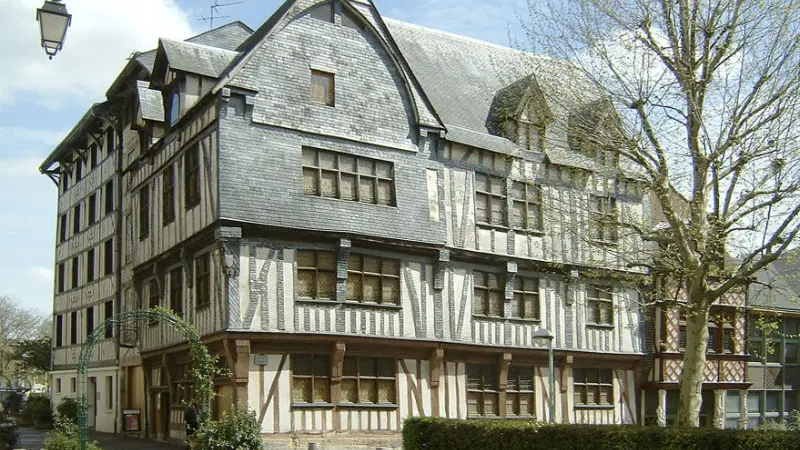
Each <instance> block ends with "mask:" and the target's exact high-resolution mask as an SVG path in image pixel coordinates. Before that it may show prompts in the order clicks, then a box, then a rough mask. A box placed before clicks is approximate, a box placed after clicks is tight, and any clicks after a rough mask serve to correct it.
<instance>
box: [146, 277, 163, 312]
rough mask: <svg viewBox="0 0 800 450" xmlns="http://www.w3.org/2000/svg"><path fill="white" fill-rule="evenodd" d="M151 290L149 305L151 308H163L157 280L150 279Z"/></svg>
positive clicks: (149, 291)
mask: <svg viewBox="0 0 800 450" xmlns="http://www.w3.org/2000/svg"><path fill="white" fill-rule="evenodd" d="M149 286H150V289H149V290H148V296H147V298H148V302H147V305H148V306H149V307H150V308H158V307H159V306H161V299H160V296H159V292H158V281H156V279H155V278H151V279H150V284H149Z"/></svg>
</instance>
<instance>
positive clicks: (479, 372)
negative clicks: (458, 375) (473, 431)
mask: <svg viewBox="0 0 800 450" xmlns="http://www.w3.org/2000/svg"><path fill="white" fill-rule="evenodd" d="M499 413H500V411H499V405H498V397H497V367H496V366H495V365H493V364H467V416H468V417H485V416H497V415H499Z"/></svg>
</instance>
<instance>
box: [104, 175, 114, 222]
mask: <svg viewBox="0 0 800 450" xmlns="http://www.w3.org/2000/svg"><path fill="white" fill-rule="evenodd" d="M103 196H104V197H105V211H104V212H105V214H106V215H108V214H111V213H112V212H113V211H114V180H108V182H107V183H106V188H105V193H104V194H103Z"/></svg>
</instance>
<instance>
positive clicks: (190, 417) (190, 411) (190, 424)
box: [183, 403, 198, 449]
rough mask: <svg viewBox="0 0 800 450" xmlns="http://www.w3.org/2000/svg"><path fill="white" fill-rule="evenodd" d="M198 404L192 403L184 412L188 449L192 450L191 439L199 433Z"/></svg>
mask: <svg viewBox="0 0 800 450" xmlns="http://www.w3.org/2000/svg"><path fill="white" fill-rule="evenodd" d="M197 410H198V407H197V403H192V404H191V405H189V406H187V407H186V411H184V412H183V421H184V422H186V448H187V449H190V448H191V445H190V442H191V437H192V436H193V435H194V433H195V431H197V427H198V422H197Z"/></svg>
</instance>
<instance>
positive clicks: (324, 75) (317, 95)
mask: <svg viewBox="0 0 800 450" xmlns="http://www.w3.org/2000/svg"><path fill="white" fill-rule="evenodd" d="M311 101H312V102H314V103H320V104H322V105H327V106H333V103H334V75H333V74H332V73H328V72H322V71H320V70H312V71H311Z"/></svg>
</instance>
